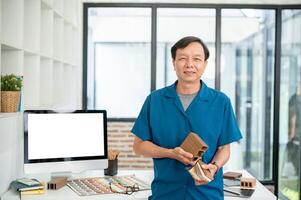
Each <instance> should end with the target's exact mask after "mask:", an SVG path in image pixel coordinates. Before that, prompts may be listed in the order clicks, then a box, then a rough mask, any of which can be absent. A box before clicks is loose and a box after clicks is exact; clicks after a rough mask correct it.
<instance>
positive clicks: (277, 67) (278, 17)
mask: <svg viewBox="0 0 301 200" xmlns="http://www.w3.org/2000/svg"><path fill="white" fill-rule="evenodd" d="M92 7H132V8H145V7H147V8H151V10H152V13H151V18H152V19H151V21H152V22H151V79H150V80H151V84H150V85H151V88H150V92H151V91H153V90H155V89H156V54H157V44H156V43H157V35H156V34H157V9H158V8H209V9H215V13H216V15H215V18H216V19H215V89H217V90H220V83H221V81H220V80H221V73H220V71H221V25H222V24H221V10H222V9H225V8H229V9H270V10H275V55H274V57H275V58H274V59H275V60H274V88H273V95H274V105H273V108H272V109H273V113H274V115H273V155H272V179H271V180H264V181H260V182H261V183H263V184H265V185H271V184H272V185H274V186H275V190H274V193H275V195H276V196H278V170H279V166H278V165H279V160H278V158H279V115H280V113H279V109H280V105H279V104H280V76H281V74H280V73H281V30H282V10H284V9H301V4H291V5H280V4H266V5H259V4H195V3H193V4H192V3H191V4H181V3H90V2H84V3H83V77H82V80H83V83H82V84H83V87H82V109H87V58H88V57H87V53H88V50H87V39H88V30H87V25H88V9H89V8H92ZM135 119H136V118H109V119H108V121H111V122H134V121H135ZM299 176H300V179H301V173H300V172H299ZM299 185H300V190H299V192H300V198H299V199H301V184H299Z"/></svg>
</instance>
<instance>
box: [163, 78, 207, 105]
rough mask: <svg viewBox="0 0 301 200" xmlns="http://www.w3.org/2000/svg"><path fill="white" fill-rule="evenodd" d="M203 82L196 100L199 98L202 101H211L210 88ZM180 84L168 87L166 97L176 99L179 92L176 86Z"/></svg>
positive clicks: (175, 83)
mask: <svg viewBox="0 0 301 200" xmlns="http://www.w3.org/2000/svg"><path fill="white" fill-rule="evenodd" d="M200 81H201V89H200V91H199V92H198V94H197V96H196V98H198V99H199V100H201V101H209V100H210V95H209V92H208V87H207V85H206V84H205V83H204V81H202V80H200ZM177 84H178V81H176V82H174V83H173V84H172V85H170V86H168V87H167V89H166V90H165V93H164V95H165V96H166V97H169V98H176V97H177V96H178V94H177V91H176V85H177Z"/></svg>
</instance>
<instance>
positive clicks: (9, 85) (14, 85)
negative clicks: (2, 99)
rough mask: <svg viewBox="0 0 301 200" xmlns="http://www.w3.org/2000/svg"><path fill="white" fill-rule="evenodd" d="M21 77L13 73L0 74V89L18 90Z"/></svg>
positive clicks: (20, 85)
mask: <svg viewBox="0 0 301 200" xmlns="http://www.w3.org/2000/svg"><path fill="white" fill-rule="evenodd" d="M21 87H22V77H20V76H16V75H14V74H9V75H1V91H20V90H21Z"/></svg>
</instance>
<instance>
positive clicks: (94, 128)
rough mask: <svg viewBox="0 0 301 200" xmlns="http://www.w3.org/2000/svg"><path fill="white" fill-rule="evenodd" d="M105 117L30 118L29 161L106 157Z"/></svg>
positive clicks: (80, 115) (89, 114) (64, 115)
mask: <svg viewBox="0 0 301 200" xmlns="http://www.w3.org/2000/svg"><path fill="white" fill-rule="evenodd" d="M103 126H104V124H103V114H102V113H70V114H28V159H46V158H69V157H85V156H103V155H104V148H105V147H104V128H103Z"/></svg>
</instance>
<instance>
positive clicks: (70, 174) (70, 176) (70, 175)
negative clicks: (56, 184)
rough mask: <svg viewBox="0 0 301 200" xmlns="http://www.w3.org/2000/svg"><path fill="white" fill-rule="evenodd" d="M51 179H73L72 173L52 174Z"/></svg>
mask: <svg viewBox="0 0 301 200" xmlns="http://www.w3.org/2000/svg"><path fill="white" fill-rule="evenodd" d="M50 177H51V179H53V178H58V177H66V178H67V179H68V180H69V179H72V178H73V175H72V172H71V171H65V172H51V174H50Z"/></svg>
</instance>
